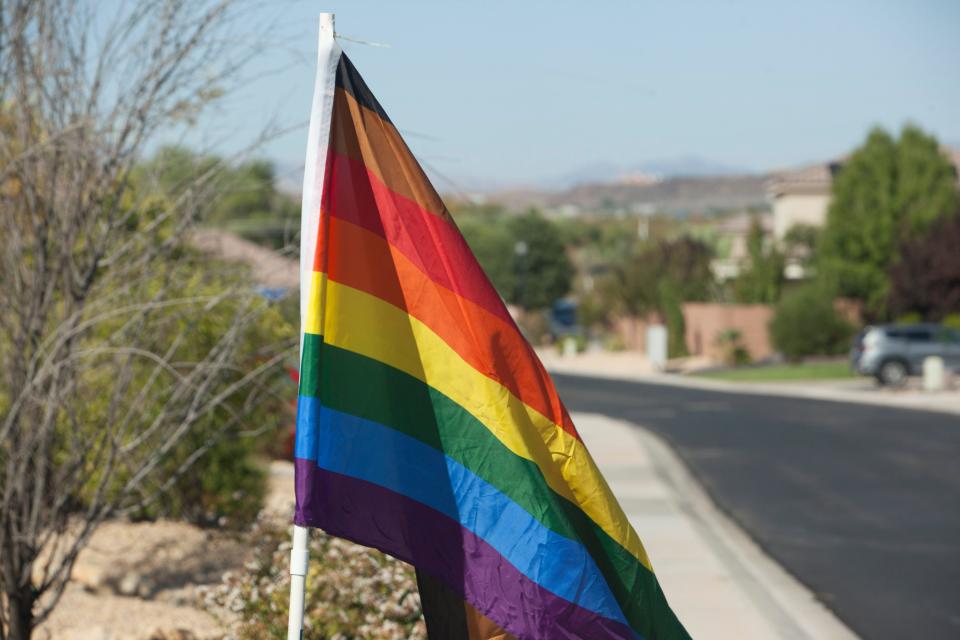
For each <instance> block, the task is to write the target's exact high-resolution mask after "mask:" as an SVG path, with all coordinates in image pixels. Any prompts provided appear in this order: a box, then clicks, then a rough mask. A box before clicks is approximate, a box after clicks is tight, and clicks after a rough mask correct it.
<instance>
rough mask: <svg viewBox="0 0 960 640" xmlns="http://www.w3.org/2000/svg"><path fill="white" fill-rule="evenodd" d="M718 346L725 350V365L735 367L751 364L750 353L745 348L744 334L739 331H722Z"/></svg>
mask: <svg viewBox="0 0 960 640" xmlns="http://www.w3.org/2000/svg"><path fill="white" fill-rule="evenodd" d="M717 344H718V345H719V346H721V347H722V348H723V363H724V364H726V365H729V366H734V367H739V366H742V365H745V364H750V360H751V358H750V352H749V351H747V348H746V347H744V346H743V333H742V332H741V331H740V330H739V329H727V330H726V331H721V332H720V333H719V335H717Z"/></svg>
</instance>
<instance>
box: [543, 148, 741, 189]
mask: <svg viewBox="0 0 960 640" xmlns="http://www.w3.org/2000/svg"><path fill="white" fill-rule="evenodd" d="M744 173H748V172H747V171H746V170H744V169H743V168H740V167H734V166H731V165H727V164H722V163H720V162H714V161H712V160H708V159H706V158H701V157H700V156H676V157H670V158H658V159H654V160H647V161H645V162H641V163H638V164H635V165H617V164H613V163H611V162H598V163H595V164H590V165H585V166H583V167H580V168H579V169H576V170H575V171H571V172H569V173H565V174H562V175H559V176H555V177H550V178H544V179H541V180H536V181H534V184H535V185H536V186H538V187H540V188H543V189H552V190H560V189H569V188H571V187H576V186H579V185H583V184H596V183H601V182H609V183H613V182H646V181H650V180H653V179H665V178H681V177H691V176H727V175H737V174H744Z"/></svg>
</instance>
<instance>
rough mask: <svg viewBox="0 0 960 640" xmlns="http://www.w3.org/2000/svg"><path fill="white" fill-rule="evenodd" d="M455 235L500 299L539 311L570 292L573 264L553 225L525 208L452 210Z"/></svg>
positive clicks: (554, 224)
mask: <svg viewBox="0 0 960 640" xmlns="http://www.w3.org/2000/svg"><path fill="white" fill-rule="evenodd" d="M457 220H458V224H459V227H460V231H461V233H463V235H464V238H465V239H466V240H467V243H468V244H469V245H470V248H471V250H472V251H473V252H474V255H476V257H477V260H478V261H479V262H480V266H482V267H483V270H484V271H485V272H486V274H487V276H488V277H489V278H490V280H491V282H493V285H494V286H495V287H496V288H497V291H499V292H500V295H501V296H503V298H504V299H505V300H506V301H507V302H509V303H511V304H516V305H519V306H521V307H523V308H524V309H543V308H546V307H548V306H550V304H552V303H553V301H554V300H557V299H558V298H562V297H563V296H565V295H566V294H567V293H568V292H569V291H570V286H571V284H572V282H573V273H574V269H573V263H572V262H571V261H570V258H569V256H567V252H566V247H565V246H564V241H563V237H562V235H561V232H560V229H559V228H558V226H557V225H556V223H554V222H551V221H550V220H548V219H546V218H544V217H543V216H542V215H540V213H538V212H537V211H534V210H531V211H528V212H527V213H524V214H522V215H508V214H506V213H504V212H503V211H502V210H501V209H498V208H493V209H489V208H488V209H474V210H469V209H468V210H461V211H459V212H458V217H457Z"/></svg>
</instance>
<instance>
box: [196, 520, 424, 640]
mask: <svg viewBox="0 0 960 640" xmlns="http://www.w3.org/2000/svg"><path fill="white" fill-rule="evenodd" d="M249 535H250V541H251V544H252V546H253V558H252V559H251V560H250V561H249V562H247V563H246V565H245V566H244V569H243V571H242V572H238V573H227V574H225V575H224V577H223V581H222V582H221V584H219V585H217V586H215V587H212V588H204V589H202V590H201V600H202V602H201V604H202V606H203V607H204V608H205V609H206V610H207V611H209V612H210V613H211V614H213V615H214V616H215V617H217V618H218V619H220V620H221V621H222V622H224V623H225V625H226V626H227V627H228V628H229V629H230V635H229V636H228V638H233V639H236V640H259V639H261V638H281V637H286V629H287V607H288V605H289V597H290V580H289V574H288V573H287V570H288V566H289V557H290V531H289V530H288V529H287V528H286V527H278V526H276V525H275V524H273V523H270V522H268V521H259V522H257V524H256V525H255V526H254V528H253V530H252V531H251V532H250V534H249ZM304 607H305V610H304V637H307V638H316V639H317V640H353V639H355V638H356V639H359V638H364V639H368V638H369V639H370V640H406V639H408V638H409V639H411V640H422V639H425V638H426V637H427V633H426V627H425V625H424V622H423V615H422V611H421V608H420V594H419V592H418V591H417V582H416V576H415V574H414V571H413V567H411V566H410V565H407V564H405V563H403V562H400V561H399V560H395V559H393V558H391V557H389V556H386V555H384V554H382V553H380V552H379V551H376V550H373V549H368V548H367V547H361V546H359V545H356V544H353V543H351V542H347V541H346V540H342V539H340V538H334V537H332V536H328V535H327V534H325V533H323V532H322V531H318V530H317V531H312V532H311V534H310V572H309V574H308V575H307V592H306V599H305V604H304Z"/></svg>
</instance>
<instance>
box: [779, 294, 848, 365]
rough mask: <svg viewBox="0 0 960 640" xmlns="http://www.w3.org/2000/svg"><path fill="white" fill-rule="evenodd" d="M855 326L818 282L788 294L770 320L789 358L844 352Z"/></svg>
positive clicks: (784, 352)
mask: <svg viewBox="0 0 960 640" xmlns="http://www.w3.org/2000/svg"><path fill="white" fill-rule="evenodd" d="M852 335H853V327H852V326H851V325H850V323H848V322H847V321H846V320H845V319H844V318H843V317H842V316H841V315H840V314H839V313H837V311H836V309H834V307H833V299H832V296H830V295H829V294H828V293H827V292H826V291H825V290H823V289H821V288H819V287H816V286H814V285H807V286H805V287H801V288H798V289H795V290H794V291H792V292H790V293H789V294H787V295H785V296H784V297H783V299H782V300H781V301H780V303H779V304H778V305H777V306H776V308H775V310H774V315H773V320H771V322H770V338H771V339H772V341H773V345H774V346H775V347H776V348H777V350H779V351H780V352H781V353H782V354H783V355H784V357H786V358H787V359H788V360H792V361H797V360H800V359H801V358H803V357H804V356H812V355H835V354H839V353H843V352H844V351H845V350H846V349H847V347H848V346H849V345H848V341H849V340H850V337H851V336H852Z"/></svg>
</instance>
